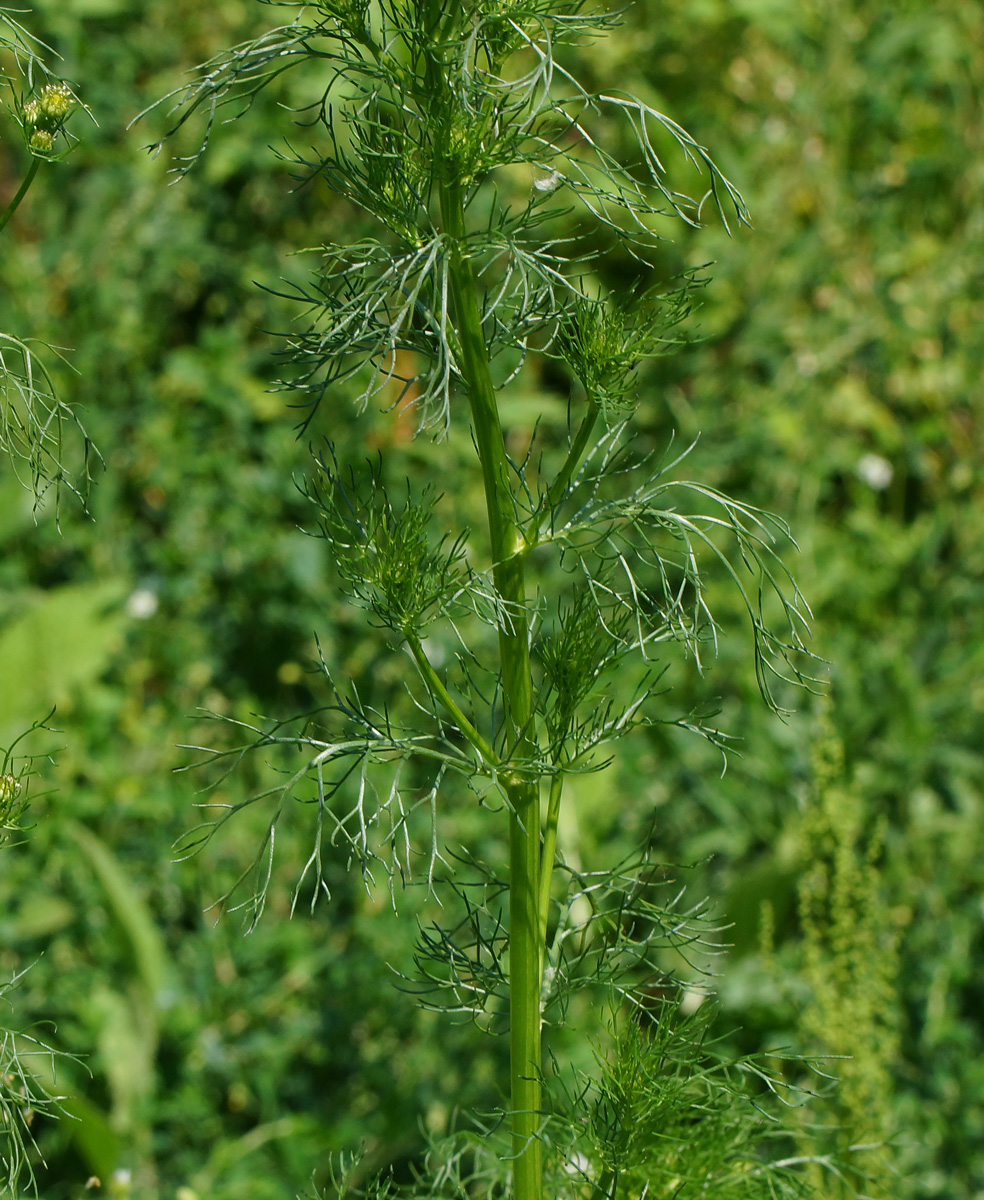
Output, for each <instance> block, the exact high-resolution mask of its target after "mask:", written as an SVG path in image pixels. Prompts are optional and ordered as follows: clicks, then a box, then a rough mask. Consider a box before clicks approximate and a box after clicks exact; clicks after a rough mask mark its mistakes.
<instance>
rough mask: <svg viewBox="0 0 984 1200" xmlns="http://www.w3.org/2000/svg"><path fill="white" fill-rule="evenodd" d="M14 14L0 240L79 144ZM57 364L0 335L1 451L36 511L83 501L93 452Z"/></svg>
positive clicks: (60, 88)
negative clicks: (71, 449)
mask: <svg viewBox="0 0 984 1200" xmlns="http://www.w3.org/2000/svg"><path fill="white" fill-rule="evenodd" d="M12 11H15V10H10V9H0V97H2V100H0V120H3V122H4V125H5V128H4V131H3V132H4V136H5V137H8V138H10V137H11V136H12V135H13V136H15V137H16V140H18V141H20V142H21V143H22V146H23V157H24V159H25V163H24V166H23V174H22V177H21V179H20V182H19V184H18V186H17V188H16V190H15V191H14V194H13V196H12V197H11V198H10V200H9V201H8V203H7V204H6V206H5V207H3V208H2V211H0V233H2V231H3V230H5V229H6V227H7V225H8V224H9V222H10V220H11V218H12V217H13V215H14V213H15V212H17V210H18V209H19V208H20V207H21V205H22V204H23V203H24V200H25V197H26V196H27V193H28V191H29V190H30V188H31V185H32V184H33V183H34V181H35V179H36V178H37V176H38V172H39V171H40V170H41V168H42V166H43V165H44V164H45V163H54V162H57V161H59V160H60V159H62V158H64V156H65V155H66V154H67V153H69V151H70V150H71V149H72V148H73V146H74V145H76V144H77V141H78V139H77V138H76V137H75V136H74V135H73V134H72V132H71V130H70V128H69V127H68V121H69V119H70V118H71V116H72V113H73V111H75V110H76V109H78V108H80V107H82V106H81V105H80V104H79V101H78V98H77V97H76V95H75V93H74V92H73V91H72V89H71V87H70V86H69V85H68V84H67V83H65V81H64V80H61V79H58V78H57V77H55V76H53V75H52V74H51V72H50V70H49V68H48V66H47V64H46V63H45V60H44V57H43V55H44V54H45V53H47V54H48V55H51V51H50V50H49V49H48V47H47V46H44V45H43V43H41V42H39V41H38V40H37V38H35V37H33V36H32V35H31V34H30V32H29V31H28V30H27V29H25V27H24V26H23V25H21V24H20V23H19V22H17V21H16V20H14V18H13V16H11V15H10V14H11V12H12ZM16 11H19V10H16ZM18 135H19V136H18ZM52 357H61V356H60V354H59V352H58V351H57V350H54V349H53V348H52V347H50V346H45V345H44V344H43V343H39V342H38V341H37V339H36V338H32V337H31V336H30V334H29V333H28V332H26V331H23V330H21V331H18V332H17V333H5V332H0V451H2V452H3V453H4V454H5V455H6V456H7V458H8V459H9V462H10V464H11V466H12V468H13V469H14V470H15V471H16V472H17V473H18V476H19V477H22V476H24V475H26V478H22V482H24V484H25V486H26V487H29V488H30V489H31V490H32V491H33V493H34V498H35V502H36V504H38V505H40V503H41V500H42V498H43V497H44V496H45V494H46V493H47V492H48V490H49V488H52V487H54V491H55V495H56V497H57V495H58V493H59V492H60V490H61V488H62V487H63V486H67V487H68V488H69V490H70V491H72V492H75V493H76V494H78V495H79V496H80V497H81V496H82V495H83V494H84V492H85V487H86V484H87V483H88V477H89V456H90V453H92V451H93V448H92V446H91V444H90V442H89V439H88V437H87V436H86V433H85V430H84V429H83V428H82V425H81V423H80V421H79V418H78V416H77V414H76V413H75V411H74V410H73V408H72V407H71V405H69V404H67V403H66V402H65V401H64V400H62V399H61V398H60V397H59V396H58V393H57V391H56V388H55V384H54V380H53V378H52V374H51V371H50V366H49V364H50V361H51V358H52ZM71 426H74V427H75V428H76V430H77V431H78V434H79V440H80V442H81V448H82V465H81V467H80V468H75V469H73V468H72V467H70V466H69V465H68V464H67V462H66V458H67V454H66V446H65V437H64V435H65V430H66V429H67V428H69V427H71Z"/></svg>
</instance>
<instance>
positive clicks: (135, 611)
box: [126, 587, 158, 621]
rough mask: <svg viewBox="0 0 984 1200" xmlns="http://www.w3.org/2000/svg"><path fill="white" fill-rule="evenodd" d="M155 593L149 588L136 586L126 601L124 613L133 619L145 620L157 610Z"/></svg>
mask: <svg viewBox="0 0 984 1200" xmlns="http://www.w3.org/2000/svg"><path fill="white" fill-rule="evenodd" d="M157 606H158V600H157V593H156V592H153V591H151V590H150V588H145V587H143V588H136V589H135V590H134V591H132V592H131V593H130V595H129V596H128V597H127V601H126V615H127V616H128V617H133V619H134V620H135V621H146V620H147V618H148V617H152V616H153V615H154V613H155V612H157Z"/></svg>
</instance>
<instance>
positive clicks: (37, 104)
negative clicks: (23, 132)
mask: <svg viewBox="0 0 984 1200" xmlns="http://www.w3.org/2000/svg"><path fill="white" fill-rule="evenodd" d="M40 119H41V101H40V100H28V102H27V103H26V104H25V105H24V122H25V124H27V125H30V126H31V127H32V128H33V127H34V126H35V125H37V123H38V121H39V120H40Z"/></svg>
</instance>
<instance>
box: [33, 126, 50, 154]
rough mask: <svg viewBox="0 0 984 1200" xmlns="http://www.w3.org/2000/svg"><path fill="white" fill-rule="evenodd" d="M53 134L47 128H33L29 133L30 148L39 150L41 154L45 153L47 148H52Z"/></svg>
mask: <svg viewBox="0 0 984 1200" xmlns="http://www.w3.org/2000/svg"><path fill="white" fill-rule="evenodd" d="M54 145H55V135H54V134H53V133H50V132H49V131H48V130H47V129H35V131H34V132H33V133H32V134H31V149H32V150H40V151H41V153H42V154H47V153H48V151H49V150H52V149H54Z"/></svg>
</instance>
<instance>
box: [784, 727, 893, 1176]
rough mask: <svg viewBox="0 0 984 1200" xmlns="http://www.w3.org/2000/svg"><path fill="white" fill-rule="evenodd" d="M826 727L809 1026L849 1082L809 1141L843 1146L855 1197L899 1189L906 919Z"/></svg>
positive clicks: (803, 886)
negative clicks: (895, 907)
mask: <svg viewBox="0 0 984 1200" xmlns="http://www.w3.org/2000/svg"><path fill="white" fill-rule="evenodd" d="M825 725H826V727H825V728H824V729H823V730H822V734H821V737H820V739H819V740H818V742H817V744H816V746H815V749H814V756H813V759H814V762H813V770H814V794H813V796H812V798H811V800H810V804H809V807H808V809H807V811H806V814H805V818H804V821H803V827H802V832H801V839H802V862H803V873H802V875H801V877H800V883H799V887H798V901H799V918H800V926H801V929H802V936H803V955H804V958H805V964H804V970H803V977H804V979H805V981H806V983H807V984H808V985H809V988H810V1000H809V1003H808V1004H807V1006H806V1008H805V1009H804V1011H803V1015H802V1017H801V1021H800V1025H801V1029H802V1033H803V1036H804V1038H805V1039H806V1040H808V1041H809V1043H810V1045H811V1047H815V1048H816V1049H817V1050H818V1051H824V1052H826V1053H829V1054H831V1055H833V1056H835V1061H834V1062H833V1063H832V1064H831V1071H832V1073H833V1074H836V1075H837V1076H839V1079H840V1082H839V1084H838V1086H837V1088H836V1089H835V1091H834V1093H833V1096H832V1099H831V1100H830V1101H829V1102H828V1103H827V1104H826V1105H825V1113H824V1117H825V1120H824V1121H823V1122H820V1123H818V1125H817V1126H814V1127H813V1129H812V1132H811V1133H810V1134H809V1135H808V1137H807V1139H806V1141H807V1143H808V1144H809V1145H811V1146H812V1147H813V1148H814V1149H817V1148H824V1144H825V1143H826V1144H828V1146H833V1147H835V1148H836V1150H837V1152H838V1156H839V1158H840V1161H841V1162H842V1164H843V1170H844V1176H843V1177H842V1181H841V1183H840V1186H839V1190H838V1191H837V1194H838V1195H842V1196H845V1197H848V1196H853V1195H855V1194H856V1189H859V1190H863V1191H864V1192H866V1193H868V1194H871V1195H891V1194H892V1184H893V1181H892V1177H891V1166H892V1161H891V1160H892V1155H891V1152H890V1146H889V1139H890V1137H891V1134H892V1133H893V1132H894V1130H893V1119H892V1112H891V1099H892V1093H893V1083H892V1075H891V1068H892V1065H893V1063H895V1062H896V1061H897V1060H898V1057H899V1048H898V1041H899V1032H898V1026H899V1016H900V1014H899V1007H898V999H897V994H896V975H897V972H898V935H899V930H898V920H897V915H896V913H894V912H893V911H892V910H891V909H889V908H888V907H887V906H886V903H885V899H884V895H883V887H882V882H881V879H880V876H879V871H878V868H877V866H876V863H877V861H878V858H879V857H880V855H881V852H882V845H883V841H884V830H883V828H882V827H880V826H876V827H875V829H874V831H870V830H867V829H866V828H865V825H866V821H865V805H864V801H863V795H862V792H861V790H860V788H859V787H858V786H857V785H856V784H852V783H850V782H849V781H848V779H847V775H846V771H845V765H844V747H843V744H842V743H841V741H840V739H839V738H838V736H837V734H836V732H835V731H834V729H833V728H832V726H831V725H830V722H829V721H827V722H826V723H825ZM804 1111H805V1110H804ZM812 1115H813V1117H814V1119H816V1118H817V1115H818V1114H816V1113H814V1114H812ZM831 1186H832V1185H831V1184H828V1191H829V1190H830V1188H831Z"/></svg>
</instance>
